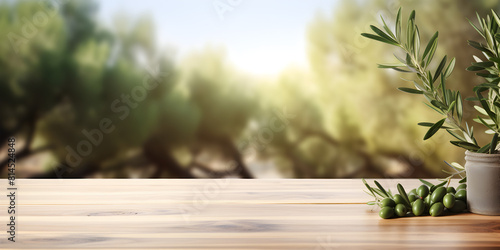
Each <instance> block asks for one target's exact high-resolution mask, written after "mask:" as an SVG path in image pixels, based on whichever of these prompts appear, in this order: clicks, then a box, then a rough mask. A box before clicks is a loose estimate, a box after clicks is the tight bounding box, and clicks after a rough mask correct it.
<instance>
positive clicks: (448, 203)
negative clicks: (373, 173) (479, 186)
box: [377, 183, 467, 219]
mask: <svg viewBox="0 0 500 250" xmlns="http://www.w3.org/2000/svg"><path fill="white" fill-rule="evenodd" d="M377 185H378V183H377ZM431 188H433V190H432V192H431V190H430V189H429V187H428V186H427V185H421V186H420V187H418V188H417V189H412V190H411V191H410V192H409V193H408V194H406V193H405V191H404V188H403V187H402V186H401V184H398V190H399V193H400V194H395V195H391V196H392V198H391V197H386V198H384V199H382V200H381V201H380V202H379V203H378V204H379V206H380V207H381V208H382V209H381V210H380V212H379V216H380V217H381V218H383V219H389V218H393V217H402V216H406V215H407V214H408V213H412V214H413V215H415V216H420V215H426V214H429V215H431V216H439V215H442V214H443V212H444V211H445V210H447V211H450V212H452V213H460V212H463V211H464V210H466V209H467V191H466V188H467V184H460V185H459V186H458V187H457V188H456V189H455V188H454V187H448V188H446V187H444V186H439V187H434V186H433V187H431ZM405 196H406V197H405Z"/></svg>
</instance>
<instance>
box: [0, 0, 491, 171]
mask: <svg viewBox="0 0 500 250" xmlns="http://www.w3.org/2000/svg"><path fill="white" fill-rule="evenodd" d="M120 2H121V1H118V2H116V1H115V2H114V3H113V2H112V1H102V2H101V1H78V0H59V1H55V0H54V1H2V2H1V4H0V30H1V31H2V32H1V33H2V35H3V36H4V39H2V42H1V43H0V118H1V119H0V142H2V144H3V145H4V146H3V147H2V149H1V150H0V153H1V157H0V161H2V162H1V167H2V176H4V177H6V176H7V168H6V164H5V159H6V157H7V138H9V137H15V138H16V157H17V162H16V163H17V165H16V174H17V177H18V178H19V177H42V178H43V177H47V178H80V177H91V178H108V177H118V178H160V177H161V178H171V177H172V178H177V177H187V178H206V177H241V178H280V177H284V178H356V177H438V176H444V173H443V172H442V171H441V170H442V169H443V168H446V166H445V164H444V163H443V161H444V160H446V161H448V162H454V161H455V162H459V163H462V162H463V158H464V151H463V150H461V149H459V148H456V147H454V146H453V145H451V144H450V143H449V142H448V139H450V138H449V137H450V136H449V135H448V134H445V133H438V134H437V136H434V137H433V138H432V139H430V140H427V141H423V140H422V138H423V136H424V134H425V132H426V128H425V127H420V126H417V123H418V122H423V121H431V122H432V121H436V120H437V118H438V115H436V114H435V113H433V111H432V110H430V109H429V108H428V107H426V106H425V105H424V103H423V101H424V99H423V98H421V96H413V95H409V94H405V93H402V92H399V91H397V90H396V88H397V87H400V86H405V85H406V84H407V82H405V81H403V80H402V79H401V77H409V78H411V76H408V75H403V74H402V73H399V72H395V71H388V70H382V69H378V68H377V65H376V63H392V62H395V60H396V59H394V57H393V52H395V50H394V48H392V47H390V46H386V45H383V44H381V43H377V42H374V41H369V40H368V39H365V38H363V37H361V36H360V33H362V32H369V25H370V24H376V25H378V24H379V23H380V15H382V16H384V18H385V20H388V21H389V22H390V24H389V25H390V26H392V23H393V22H392V21H393V20H394V18H395V15H396V13H397V10H398V8H399V7H400V6H402V7H403V14H404V16H405V17H407V15H408V13H409V12H410V11H411V10H412V9H415V10H416V11H417V24H418V25H419V28H420V34H421V37H422V43H425V44H426V43H427V41H428V39H429V38H430V36H432V34H433V33H434V32H435V31H436V30H438V31H439V32H440V33H439V47H438V50H437V55H436V56H437V57H441V56H443V55H445V54H446V55H448V56H449V57H456V58H457V65H456V68H455V71H454V73H453V75H452V77H451V78H450V81H449V83H450V85H449V86H450V87H451V88H454V89H456V90H460V92H461V93H462V95H463V96H464V97H469V96H473V93H472V86H474V85H475V84H478V83H480V79H477V78H476V76H474V74H473V73H471V72H466V71H465V68H466V67H467V66H469V65H470V61H471V59H472V55H473V53H475V51H474V50H473V49H472V48H470V47H468V46H467V40H480V39H479V37H478V34H477V33H476V32H475V31H474V29H473V28H472V27H471V26H470V25H469V23H468V21H467V19H471V20H473V21H474V22H475V13H476V12H478V13H479V14H481V15H484V14H486V13H488V12H489V10H490V9H495V10H499V7H500V2H499V1H486V0H483V1H466V0H461V1H456V0H438V1H437V0H424V1H380V0H360V1H349V0H344V1H341V0H339V1H299V2H301V3H300V4H299V3H298V1H287V0H274V1H226V0H220V1H201V0H199V1H196V0H191V1H135V2H132V3H130V1H129V3H128V4H129V5H132V6H134V4H135V5H136V6H137V7H138V8H137V9H138V10H136V11H135V12H130V10H129V11H127V9H126V8H119V6H120V5H121V3H120ZM304 4H305V5H307V4H310V5H314V6H306V7H307V8H305V7H303V6H302V5H304ZM124 5H125V4H124ZM178 5H179V6H180V5H183V6H184V8H185V7H186V6H188V7H189V8H192V10H193V12H190V11H185V10H181V9H180V8H179V9H176V6H178ZM144 6H146V7H145V8H146V9H147V8H150V9H151V11H152V12H143V11H142V9H144V8H142V7H144ZM148 6H149V7H148ZM290 6H295V7H294V8H287V7H290ZM139 7H141V8H139ZM101 8H104V9H105V10H104V11H105V12H103V10H102V9H101ZM263 8H265V10H264V9H263ZM163 10H165V11H163ZM167 10H168V11H167ZM311 10H313V11H312V12H311ZM294 11H295V12H294ZM307 11H309V12H310V13H309V12H307ZM305 12H307V13H305ZM148 13H149V14H148ZM158 13H160V14H158ZM196 13H204V14H203V15H206V16H208V17H209V18H210V22H206V21H204V20H203V19H202V18H203V16H200V15H198V14H196ZM264 13H267V14H268V15H270V16H273V17H276V18H278V17H282V19H281V20H282V23H281V24H280V25H274V26H273V25H270V23H269V25H268V24H267V23H266V22H267V20H266V19H265V18H264V17H263V15H264ZM296 14H297V18H296V19H295V18H294V16H295V15H296ZM302 14H304V15H302ZM305 14H307V15H305ZM103 16H104V17H103ZM170 17H172V18H170ZM239 18H240V19H239ZM241 18H246V19H241ZM158 20H159V21H158ZM242 20H243V21H242ZM248 20H253V21H248ZM232 21H233V22H232ZM158 22H159V23H158ZM238 22H240V23H242V22H246V23H245V25H247V26H245V27H251V29H247V30H243V31H242V32H241V34H245V32H249V34H251V36H249V37H250V38H249V37H244V36H243V37H241V38H240V39H242V40H245V42H246V43H245V44H247V45H251V46H252V48H247V47H242V48H240V47H235V46H232V45H231V44H232V43H231V42H228V43H224V42H217V41H220V40H223V38H220V39H217V36H218V34H221V33H220V31H219V33H217V32H215V31H216V29H215V28H214V27H219V26H221V27H222V26H224V25H226V26H228V25H233V26H236V25H237V24H238ZM184 23H185V24H186V25H184ZM167 24H168V25H175V27H177V28H178V29H179V30H180V31H182V32H183V33H181V34H185V35H186V37H188V38H186V39H187V40H186V41H196V44H203V46H198V47H195V46H192V47H186V46H184V47H183V46H182V44H181V43H182V41H184V40H182V39H180V35H176V34H175V32H174V34H171V35H168V34H167V35H162V34H165V33H168V30H167V29H166V28H165V29H163V28H164V27H167ZM188 24H189V25H188ZM204 25H207V26H206V27H205V26H204ZM210 25H211V26H210ZM209 26H210V27H209ZM193 27H195V28H193ZM233 28H235V29H237V28H238V27H233ZM242 29H243V28H242ZM212 31H213V33H212ZM259 31H262V32H261V33H259ZM264 31H266V32H264ZM295 31H298V32H296V33H298V34H301V35H300V37H297V38H296V39H289V38H288V37H287V36H286V34H292V33H293V32H295ZM199 33H203V34H205V35H206V37H214V39H213V40H203V39H198V38H197V37H196V35H197V34H199ZM159 34H160V35H159ZM226 35H228V34H226ZM233 35H234V34H233ZM190 36H192V37H191V38H189V37H190ZM236 36H240V34H238V35H236ZM266 37H273V42H272V43H274V45H273V46H275V47H272V46H270V47H269V48H268V51H265V50H260V52H261V53H267V54H266V55H264V56H261V54H258V52H259V47H261V48H267V47H266V45H267V44H271V41H270V40H271V39H269V40H267V39H266ZM177 38H179V39H177ZM169 39H171V40H172V41H170V40H169ZM189 39H191V40H189ZM235 39H236V38H235ZM277 39H278V40H277ZM279 39H281V40H279ZM179 41H180V42H179ZM214 41H216V42H214ZM276 41H278V42H276ZM176 42H177V44H176ZM273 48H281V49H282V53H272V52H273V51H274V49H273ZM297 48H298V49H297ZM253 49H255V51H254V50H253ZM263 51H264V52H263ZM232 52H233V53H232ZM243 52H244V53H243ZM245 53H246V54H245ZM240 54H241V55H247V56H250V57H251V56H253V57H252V58H253V59H252V60H250V59H247V58H243V57H239V55H240ZM293 55H303V56H302V57H301V56H296V57H293ZM257 56H259V57H257ZM288 56H290V58H292V59H291V61H290V63H287V60H288ZM250 57H249V58H250ZM255 58H257V59H255ZM294 60H295V61H294ZM283 62H285V63H283ZM259 72H263V73H262V74H260V73H259ZM472 107H473V104H472V103H470V102H468V103H465V104H464V119H466V120H467V121H468V123H469V124H473V123H474V122H473V121H472V119H473V118H474V117H473V116H472V114H473V108H472ZM477 128H480V127H479V126H478V127H477ZM483 132H484V131H480V130H478V131H476V135H477V136H476V138H478V140H479V141H480V144H481V143H482V144H484V143H485V142H486V140H487V138H486V137H482V136H481V135H482V134H484V133H483Z"/></svg>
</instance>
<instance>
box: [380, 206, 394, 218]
mask: <svg viewBox="0 0 500 250" xmlns="http://www.w3.org/2000/svg"><path fill="white" fill-rule="evenodd" d="M378 215H379V216H380V218H382V219H389V218H392V216H394V208H392V207H383V208H382V209H380V212H378Z"/></svg>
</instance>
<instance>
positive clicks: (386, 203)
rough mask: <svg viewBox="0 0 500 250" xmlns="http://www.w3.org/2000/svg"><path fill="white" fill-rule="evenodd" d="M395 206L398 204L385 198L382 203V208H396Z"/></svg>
mask: <svg viewBox="0 0 500 250" xmlns="http://www.w3.org/2000/svg"><path fill="white" fill-rule="evenodd" d="M395 206H396V202H394V200H392V199H391V198H384V199H383V200H382V201H381V202H380V207H395Z"/></svg>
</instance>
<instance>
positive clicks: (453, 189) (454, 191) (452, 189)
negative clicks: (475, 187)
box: [446, 187, 457, 194]
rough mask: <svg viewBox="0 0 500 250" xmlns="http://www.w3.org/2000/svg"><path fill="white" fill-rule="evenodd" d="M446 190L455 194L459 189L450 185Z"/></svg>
mask: <svg viewBox="0 0 500 250" xmlns="http://www.w3.org/2000/svg"><path fill="white" fill-rule="evenodd" d="M446 191H447V192H448V193H449V194H455V193H456V192H457V191H456V190H455V188H454V187H448V188H447V189H446Z"/></svg>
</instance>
